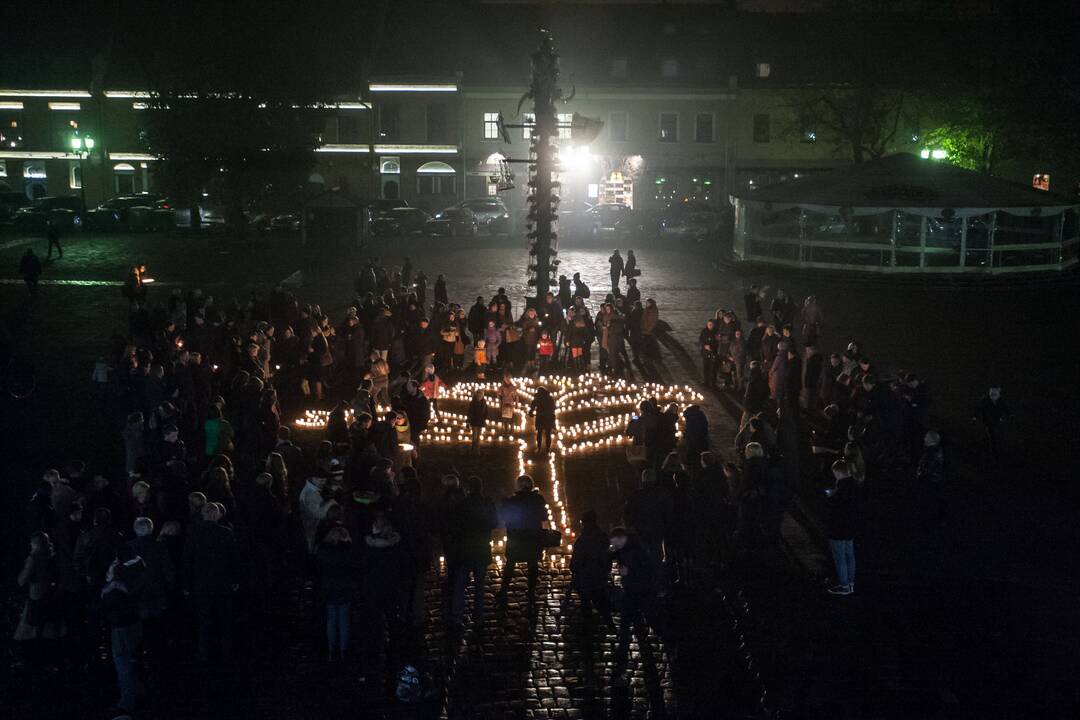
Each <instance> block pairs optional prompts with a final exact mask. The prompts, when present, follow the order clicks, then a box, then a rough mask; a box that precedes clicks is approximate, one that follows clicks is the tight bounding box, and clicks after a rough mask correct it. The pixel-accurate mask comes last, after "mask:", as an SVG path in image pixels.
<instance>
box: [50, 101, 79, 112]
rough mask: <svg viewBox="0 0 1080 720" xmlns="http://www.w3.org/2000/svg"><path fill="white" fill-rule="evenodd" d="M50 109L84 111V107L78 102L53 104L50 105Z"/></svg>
mask: <svg viewBox="0 0 1080 720" xmlns="http://www.w3.org/2000/svg"><path fill="white" fill-rule="evenodd" d="M49 109H50V110H60V111H63V112H71V111H73V110H82V105H81V104H79V103H77V102H51V103H49Z"/></svg>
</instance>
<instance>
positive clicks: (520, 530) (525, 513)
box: [500, 490, 547, 560]
mask: <svg viewBox="0 0 1080 720" xmlns="http://www.w3.org/2000/svg"><path fill="white" fill-rule="evenodd" d="M500 514H501V516H502V522H503V526H504V527H505V528H506V539H507V546H506V553H507V556H508V557H510V558H520V559H521V560H525V559H531V558H533V557H538V556H539V555H540V551H541V550H543V543H542V542H541V538H540V532H539V531H540V530H541V529H542V528H543V527H544V521H546V520H547V503H545V502H544V498H543V496H542V495H541V494H540V493H538V492H536V491H535V490H519V491H518V492H516V493H514V494H513V495H512V496H510V497H509V498H507V499H506V500H504V501H503V503H502V507H501V508H500Z"/></svg>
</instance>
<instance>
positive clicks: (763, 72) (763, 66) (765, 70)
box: [754, 62, 772, 78]
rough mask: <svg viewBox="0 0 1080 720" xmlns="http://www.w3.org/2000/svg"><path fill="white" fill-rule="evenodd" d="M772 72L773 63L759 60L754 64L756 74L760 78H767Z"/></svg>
mask: <svg viewBox="0 0 1080 720" xmlns="http://www.w3.org/2000/svg"><path fill="white" fill-rule="evenodd" d="M771 73H772V65H770V64H769V63H767V62H759V63H758V64H757V65H755V66H754V74H755V75H757V76H758V77H759V78H767V77H769V75H770V74H771Z"/></svg>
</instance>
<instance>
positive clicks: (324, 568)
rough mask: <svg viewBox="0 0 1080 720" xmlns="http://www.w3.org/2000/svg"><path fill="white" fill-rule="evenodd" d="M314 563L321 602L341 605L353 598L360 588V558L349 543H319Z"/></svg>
mask: <svg viewBox="0 0 1080 720" xmlns="http://www.w3.org/2000/svg"><path fill="white" fill-rule="evenodd" d="M315 563H316V565H317V566H318V569H319V593H320V595H321V596H322V599H323V601H325V602H328V603H343V602H350V601H351V600H352V599H353V598H354V597H355V595H356V592H357V590H358V589H359V587H360V558H359V555H358V554H357V552H356V551H355V550H354V549H353V544H352V543H351V542H338V543H336V544H331V543H326V542H324V543H320V544H319V547H318V549H317V550H316V551H315Z"/></svg>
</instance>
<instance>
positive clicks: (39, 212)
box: [15, 195, 86, 233]
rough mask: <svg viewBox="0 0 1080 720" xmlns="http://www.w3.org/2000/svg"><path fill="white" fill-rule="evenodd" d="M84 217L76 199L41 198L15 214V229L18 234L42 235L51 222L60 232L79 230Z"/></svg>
mask: <svg viewBox="0 0 1080 720" xmlns="http://www.w3.org/2000/svg"><path fill="white" fill-rule="evenodd" d="M85 215H86V211H85V209H84V208H83V204H82V200H80V199H79V198H78V197H75V196H73V195H72V196H55V197H43V198H38V199H37V200H36V201H34V204H33V205H30V206H28V207H23V208H19V209H18V210H17V211H16V212H15V228H16V230H18V231H19V232H28V233H43V232H45V227H46V225H47V223H49V222H50V221H51V222H53V223H55V224H56V227H57V228H58V229H59V230H60V231H61V232H64V231H72V230H81V229H82V226H83V218H84V216H85Z"/></svg>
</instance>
